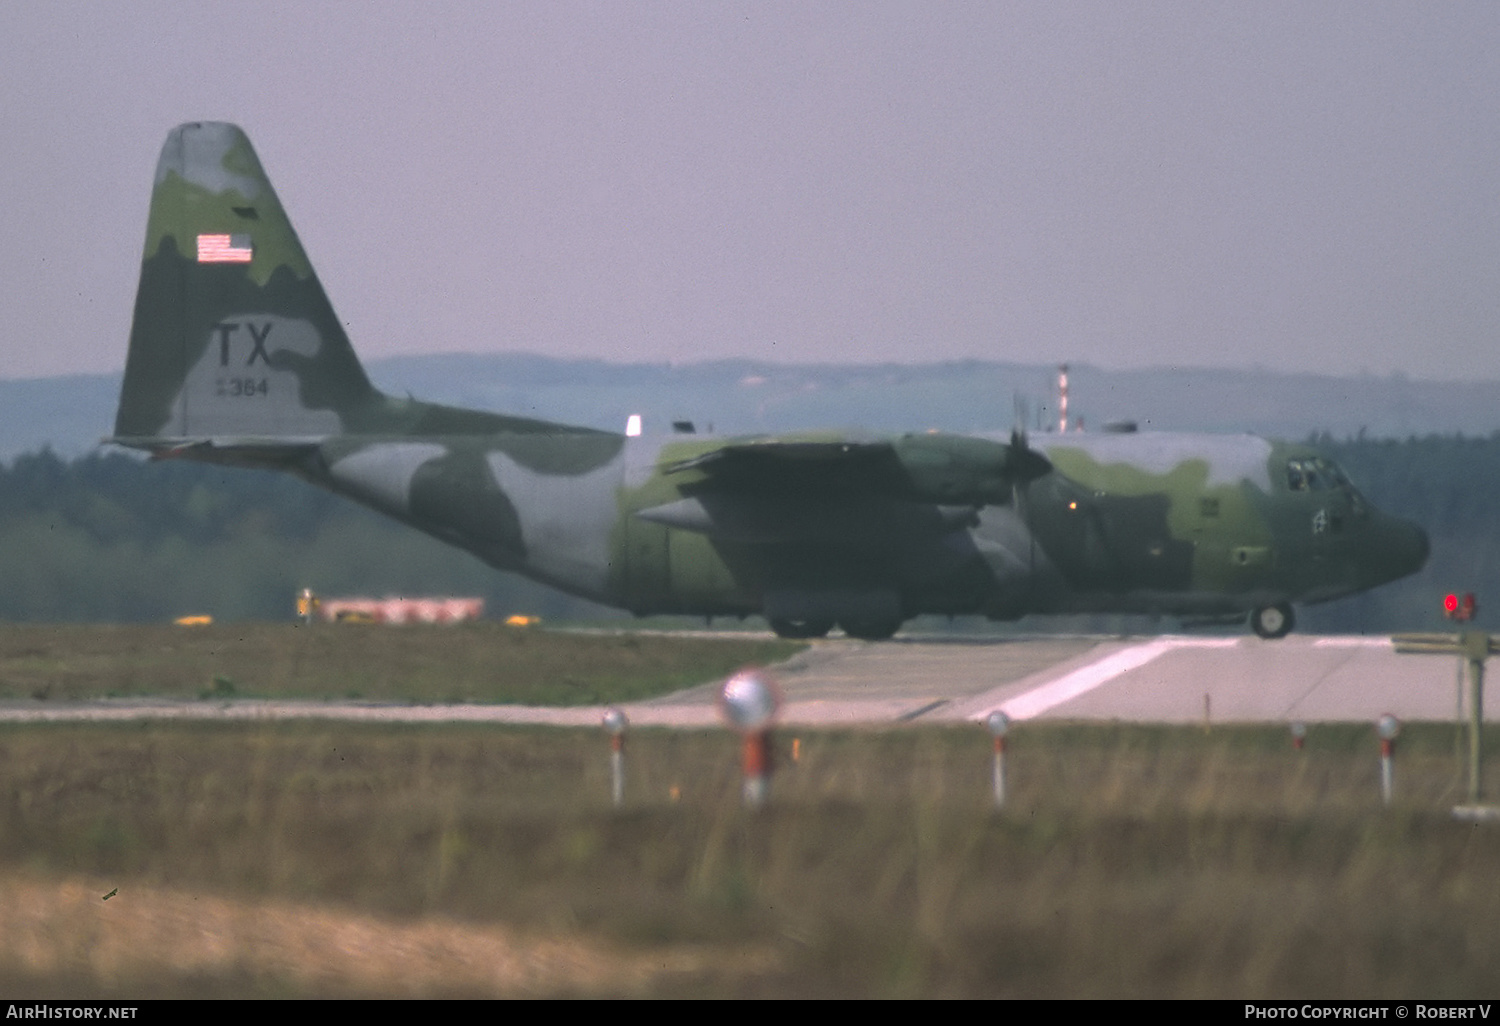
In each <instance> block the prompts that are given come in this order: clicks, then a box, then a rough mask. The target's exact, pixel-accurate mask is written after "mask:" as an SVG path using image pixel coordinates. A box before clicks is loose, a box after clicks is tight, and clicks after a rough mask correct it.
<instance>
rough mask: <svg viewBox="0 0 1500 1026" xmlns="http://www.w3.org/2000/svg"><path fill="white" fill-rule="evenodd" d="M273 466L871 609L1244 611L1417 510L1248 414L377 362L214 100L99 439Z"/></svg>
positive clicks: (1264, 613)
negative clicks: (1082, 414) (665, 417)
mask: <svg viewBox="0 0 1500 1026" xmlns="http://www.w3.org/2000/svg"><path fill="white" fill-rule="evenodd" d="M110 440H111V441H113V442H116V443H118V444H120V445H125V446H130V447H133V448H136V449H142V450H145V451H147V452H149V453H151V454H153V455H154V456H155V457H157V458H184V459H194V460H203V461H207V462H211V463H221V464H229V465H233V466H243V467H264V468H273V469H277V470H283V471H287V472H290V473H293V474H296V475H298V476H300V477H303V478H305V479H306V480H308V481H310V482H312V483H314V484H317V485H321V486H322V487H324V488H328V489H331V490H332V491H334V492H336V493H338V494H340V495H344V496H347V497H349V498H352V499H354V500H356V501H358V502H362V503H365V504H367V505H370V506H373V507H374V508H376V509H378V510H380V511H382V512H384V513H387V514H389V515H390V516H392V517H395V518H397V519H398V520H401V521H403V522H405V523H407V524H410V525H411V526H412V527H415V528H418V529H419V530H422V531H426V532H427V533H429V534H431V535H433V536H435V537H437V538H440V539H442V540H443V541H445V542H450V543H452V544H454V545H457V546H461V547H462V548H464V549H467V550H468V551H469V552H472V553H473V554H474V555H476V556H478V557H479V558H480V559H483V560H484V561H485V562H487V563H489V564H491V565H493V566H495V567H498V568H500V569H503V570H511V571H517V572H519V573H522V574H525V575H527V576H528V577H532V578H534V579H536V580H539V581H542V582H545V583H546V584H549V585H552V586H554V587H557V588H560V589H562V590H564V591H567V592H570V593H572V594H574V595H579V596H582V597H584V598H588V599H591V600H593V601H595V602H601V603H606V604H609V605H613V606H617V607H622V608H625V609H628V610H631V611H633V612H635V613H638V614H647V613H693V614H699V615H706V616H715V615H738V616H745V615H750V614H758V615H762V616H765V617H766V618H767V619H768V620H769V621H770V623H771V626H772V627H773V628H774V629H775V630H776V631H777V632H778V633H779V634H782V635H784V636H788V637H814V636H818V635H822V634H824V633H827V632H828V631H829V630H830V629H832V628H833V627H834V626H835V625H837V626H839V627H840V628H842V629H843V631H844V632H845V633H846V634H848V635H850V636H853V637H857V638H868V639H880V638H886V637H889V636H890V635H891V634H893V633H894V632H895V631H896V630H897V629H898V628H899V627H900V626H901V624H902V623H903V622H904V621H905V620H906V619H907V618H909V617H912V616H916V615H918V614H922V613H943V614H950V615H951V614H981V615H984V616H988V617H991V618H995V619H1014V618H1017V617H1020V616H1023V615H1026V614H1029V613H1071V612H1086V611H1095V612H1131V613H1137V612H1141V613H1165V614H1173V615H1179V616H1189V617H1205V618H1209V617H1219V618H1223V617H1230V616H1239V617H1244V616H1245V615H1246V614H1248V616H1249V621H1250V625H1251V627H1252V628H1253V629H1254V630H1255V632H1256V633H1257V634H1260V635H1261V636H1262V637H1267V638H1274V637H1280V636H1282V635H1284V634H1286V633H1287V631H1289V630H1290V629H1291V627H1292V604H1293V603H1294V602H1321V601H1325V600H1328V599H1335V598H1338V597H1340V596H1344V595H1349V594H1352V593H1354V592H1357V591H1360V590H1362V589H1365V588H1370V587H1374V586H1375V585H1378V584H1381V583H1384V582H1386V581H1392V580H1395V579H1396V578H1398V577H1402V576H1404V575H1406V574H1409V573H1412V572H1413V571H1415V570H1417V569H1418V568H1419V567H1421V566H1422V564H1423V562H1424V561H1425V560H1426V558H1427V538H1426V535H1424V534H1423V533H1422V531H1421V529H1420V528H1418V527H1417V526H1416V525H1414V524H1411V523H1408V522H1406V521H1403V520H1399V519H1396V518H1394V517H1391V516H1387V515H1385V514H1382V513H1381V512H1379V511H1378V510H1376V509H1374V508H1373V507H1371V506H1370V504H1369V503H1368V502H1366V501H1365V500H1364V499H1363V498H1362V497H1361V496H1360V494H1359V493H1358V492H1357V491H1356V490H1355V489H1354V487H1353V486H1352V485H1351V484H1350V483H1349V481H1348V479H1347V478H1346V477H1345V476H1344V475H1343V473H1342V472H1340V470H1339V468H1338V467H1337V466H1335V465H1334V464H1333V463H1331V462H1329V461H1328V460H1326V459H1324V458H1322V457H1321V456H1319V455H1318V454H1317V453H1316V452H1314V451H1312V450H1310V449H1308V448H1306V447H1304V446H1300V445H1288V444H1283V443H1278V442H1270V441H1266V440H1263V439H1260V438H1255V437H1251V436H1248V435H1246V436H1240V437H1229V436H1196V435H1176V434H1158V433H1145V432H1142V433H1138V434H1109V433H1101V434H1061V435H1050V436H1044V437H1041V438H1039V439H1036V440H1034V441H1028V440H1027V439H1026V438H1025V437H1024V436H1022V435H1021V434H1020V433H1012V434H1011V435H1010V436H1009V437H1006V436H1004V435H1001V436H997V437H976V436H960V435H952V434H942V433H932V432H926V433H914V434H905V435H899V436H891V437H867V436H862V435H856V434H840V433H831V432H814V433H807V434H797V435H780V436H774V437H759V436H757V437H743V438H728V439H722V438H713V437H707V436H698V435H683V434H677V435H668V436H665V437H659V438H652V437H649V436H639V437H636V436H631V435H626V434H616V433H614V432H610V431H600V430H595V429H592V428H585V427H569V426H565V425H561V424H552V423H547V422H545V421H540V420H532V419H527V418H522V417H511V416H504V415H501V414H497V413H488V412H484V411H479V410H466V409H459V408H455V407H450V406H440V405H437V404H433V403H426V402H420V401H417V400H415V399H409V398H396V397H393V396H388V395H385V394H383V393H381V392H379V391H377V390H376V389H375V388H374V387H373V386H372V385H371V384H370V381H369V379H368V378H367V377H366V376H365V372H364V370H363V369H362V368H361V367H360V364H359V361H358V359H357V358H356V357H355V354H354V350H353V349H352V348H351V347H350V344H349V340H348V338H347V337H346V336H345V334H344V330H343V328H342V327H341V326H340V322H339V319H338V318H337V317H336V316H335V315H334V312H333V308H332V306H331V305H330V304H329V302H328V299H327V297H326V296H325V295H324V293H323V288H322V286H321V285H320V284H319V283H318V278H317V276H316V275H315V274H314V273H313V269H312V265H311V264H310V263H309V262H308V259H307V255H306V254H305V253H304V252H303V249H302V245H301V244H300V243H299V242H298V240H297V236H296V233H295V232H294V231H293V230H292V226H291V223H290V221H289V220H288V219H287V215H286V213H285V211H284V210H283V209H282V206H281V202H280V201H279V200H278V199H277V197H276V194H275V192H273V191H272V189H271V184H270V182H269V181H268V179H267V178H266V175H265V172H264V171H263V170H262V169H261V165H260V162H259V160H258V159H257V158H256V156H255V152H254V151H253V150H252V149H251V147H250V142H249V140H248V139H247V138H246V136H245V134H244V133H243V132H242V131H240V129H239V128H237V127H235V126H233V125H229V124H220V123H210V122H204V123H191V124H185V125H182V126H180V127H178V128H176V129H174V130H173V131H172V132H171V134H170V135H169V136H168V137H167V142H166V145H165V146H164V147H163V149H162V154H161V160H160V162H159V163H158V165H157V168H156V185H155V190H154V192H153V194H152V198H151V212H150V218H149V221H148V224H147V229H146V248H145V257H144V260H143V262H142V264H141V280H140V290H139V292H138V294H137V296H136V303H135V320H134V324H133V326H132V328H131V333H130V351H129V356H128V359H127V363H126V367H125V381H124V386H123V389H122V392H121V396H120V408H119V414H118V417H117V419H116V422H115V433H114V436H113V438H112V439H110Z"/></svg>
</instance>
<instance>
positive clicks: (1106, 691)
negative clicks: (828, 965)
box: [0, 635, 1500, 728]
mask: <svg viewBox="0 0 1500 1026" xmlns="http://www.w3.org/2000/svg"><path fill="white" fill-rule="evenodd" d="M1458 669H1459V667H1458V660H1457V659H1456V658H1455V657H1453V656H1432V655H1428V656H1415V655H1398V654H1396V652H1395V651H1394V650H1393V649H1392V647H1391V644H1390V641H1389V639H1388V638H1385V637H1381V636H1369V637H1365V636H1326V637H1319V636H1306V635H1301V636H1299V635H1293V636H1291V637H1288V638H1284V639H1282V640H1279V641H1263V640H1261V639H1259V638H1256V637H1251V636H1246V637H1201V636H1200V637H1187V636H1162V637H1138V638H1101V637H1027V638H1017V639H996V638H984V639H970V638H956V637H955V638H930V637H912V638H901V639H897V640H895V641H892V642H882V643H875V644H872V643H867V642H858V641H848V640H842V639H832V640H827V641H820V642H817V643H815V644H813V645H812V646H811V647H810V648H809V649H808V650H807V651H805V652H803V653H801V654H800V655H798V656H796V657H794V658H793V659H791V660H789V661H787V662H785V663H782V664H780V665H778V666H776V667H774V668H772V669H771V671H770V672H771V674H772V676H773V677H774V678H775V679H776V680H777V681H778V682H779V684H780V686H781V689H782V691H783V693H784V696H785V704H784V706H783V711H782V715H781V717H780V722H782V723H783V724H786V725H800V726H808V727H830V728H832V727H854V726H882V725H883V726H894V725H899V724H903V723H962V722H974V721H980V720H983V719H984V718H985V717H986V716H988V715H989V714H990V713H991V712H992V711H995V710H997V709H998V710H1001V711H1004V712H1005V713H1006V714H1007V715H1009V716H1010V717H1011V718H1012V719H1013V720H1017V721H1024V720H1031V719H1044V720H1093V721H1099V720H1104V721H1122V722H1150V723H1201V722H1205V721H1208V722H1213V723H1280V722H1291V721H1294V720H1301V721H1303V722H1308V723H1314V722H1329V721H1363V722H1368V721H1372V720H1375V719H1377V718H1378V717H1380V716H1381V715H1382V714H1384V713H1391V714H1394V715H1395V716H1398V717H1400V718H1401V719H1403V720H1445V721H1451V720H1453V719H1454V717H1455V715H1456V714H1459V713H1461V711H1462V708H1463V707H1462V704H1461V700H1460V689H1459V687H1458ZM717 693H718V685H717V684H706V685H702V686H699V687H696V688H691V689H688V690H686V691H681V692H678V693H676V694H672V695H666V696H663V697H661V698H656V699H651V700H649V701H644V702H635V703H630V704H628V705H625V706H624V709H625V712H626V714H627V715H628V716H629V718H630V722H631V723H632V724H633V725H635V726H669V727H685V728H693V727H711V726H715V725H717V724H718V722H719V717H718V711H717V707H716V704H715V699H716V697H717ZM1489 706H1490V708H1491V709H1496V708H1497V707H1500V703H1496V702H1491V703H1489ZM603 712H604V709H603V707H595V706H583V707H573V708H553V707H537V706H515V705H430V706H413V705H397V704H377V703H364V702H313V701H255V700H238V701H227V702H224V701H197V702H173V701H162V700H104V701H98V702H86V703H76V704H67V705H63V704H56V703H46V702H16V703H8V704H5V705H3V706H0V722H45V721H62V720H94V721H111V720H115V721H119V720H140V719H165V720H283V719H308V718H312V719H337V720H350V721H371V722H403V723H465V722H467V723H536V724H551V725H556V726H592V725H597V724H598V723H599V721H600V717H601V716H602V715H603ZM1488 718H1490V719H1494V718H1496V717H1495V716H1494V715H1493V714H1491V715H1490V716H1489V717H1488Z"/></svg>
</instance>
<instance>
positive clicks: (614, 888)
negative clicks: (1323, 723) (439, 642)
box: [0, 723, 1500, 998]
mask: <svg viewBox="0 0 1500 1026" xmlns="http://www.w3.org/2000/svg"><path fill="white" fill-rule="evenodd" d="M1012 737H1013V740H1012V744H1011V749H1010V763H1009V765H1010V780H1011V785H1012V787H1011V800H1010V802H1009V803H1008V805H1007V808H1006V809H1005V810H1004V811H1003V812H1002V813H996V812H994V811H993V810H992V809H991V807H990V805H991V802H990V793H989V769H990V754H989V751H990V749H989V738H988V736H987V735H986V734H985V733H984V732H983V731H982V730H980V729H978V728H973V729H965V728H961V727H952V728H922V729H917V728H908V729H903V730H896V731H890V732H883V733H852V732H851V733H811V732H802V733H800V734H798V735H795V737H794V735H792V734H790V733H785V732H784V733H782V734H781V735H780V736H779V737H778V742H777V743H778V769H777V774H776V777H775V780H774V784H773V793H772V800H771V804H770V806H769V807H768V808H767V809H765V810H763V811H762V812H760V813H752V812H748V811H746V810H744V809H742V808H741V806H740V803H739V799H738V779H737V774H738V768H737V762H736V760H737V749H736V742H735V740H734V739H733V738H732V737H731V736H729V735H727V734H725V733H722V732H673V731H646V730H642V731H636V732H634V733H632V734H631V735H630V737H629V740H628V746H627V774H628V784H627V807H626V808H625V809H624V810H623V811H620V812H615V811H613V810H612V809H611V808H610V807H609V804H608V793H609V787H608V759H607V746H606V744H605V741H604V738H603V736H602V732H600V731H597V730H591V731H581V730H559V729H547V728H527V729H520V728H499V727H496V728H477V727H442V728H436V727H375V726H365V725H355V726H343V725H337V724H334V725H330V724H326V723H318V724H279V725H219V724H215V725H197V726H190V725H181V724H171V725H162V724H157V725H153V724H136V725H130V726H78V725H45V726H27V727H5V728H0V924H4V926H3V928H0V991H4V992H5V993H8V994H12V995H18V996H22V995H24V996H26V997H32V996H43V995H66V996H75V997H77V996H88V995H96V996H108V995H120V996H132V997H148V996H229V995H249V996H325V995H326V996H350V995H353V996H406V995H492V994H498V995H615V994H620V995H656V996H794V995H795V996H812V997H823V996H827V997H845V996H875V997H946V996H953V997H963V996H980V997H1003V996H1022V997H1063V996H1067V997H1235V998H1251V997H1261V998H1265V997H1284V998H1319V997H1324V998H1333V997H1358V998H1380V997H1464V996H1468V997H1486V996H1493V994H1494V992H1495V989H1496V984H1497V970H1496V969H1495V966H1496V964H1497V956H1500V884H1497V881H1500V834H1497V829H1496V828H1495V827H1493V826H1475V825H1469V824H1461V823H1456V822H1454V821H1452V820H1451V818H1450V817H1449V813H1448V809H1449V806H1450V805H1451V804H1452V803H1453V802H1455V801H1457V800H1459V799H1461V797H1462V785H1461V784H1460V782H1459V779H1458V777H1457V775H1456V772H1455V764H1454V756H1453V734H1452V731H1451V728H1439V727H1435V726H1426V727H1424V726H1421V725H1414V726H1410V727H1409V728H1408V729H1407V731H1406V732H1405V734H1404V735H1403V737H1402V740H1401V745H1400V750H1399V752H1398V761H1397V772H1396V800H1395V802H1394V804H1393V805H1392V806H1391V807H1390V808H1384V807H1382V805H1381V803H1380V800H1379V794H1378V787H1377V780H1378V768H1377V760H1376V742H1375V740H1374V738H1373V736H1372V734H1371V730H1370V728H1369V727H1366V726H1361V727H1354V726H1350V727H1317V726H1314V727H1313V729H1312V732H1311V734H1310V735H1309V737H1308V740H1307V745H1306V748H1305V749H1304V750H1303V751H1301V752H1294V751H1293V750H1292V749H1291V745H1290V742H1289V739H1288V738H1287V736H1286V734H1285V732H1284V731H1283V730H1280V729H1271V728H1214V729H1213V731H1212V732H1206V731H1204V730H1203V729H1201V728H1197V729H1183V728H1146V727H1125V726H1046V725H1033V724H1026V725H1022V726H1021V727H1019V728H1017V729H1016V730H1015V732H1014V733H1013V735H1012ZM794 739H795V741H796V750H797V752H798V755H799V758H798V759H797V761H795V762H793V761H792V760H791V757H790V756H791V751H792V748H793V741H794ZM1487 784H1488V788H1489V793H1491V794H1496V793H1500V791H1497V790H1496V786H1497V784H1500V779H1492V780H1490V781H1488V782H1487ZM106 894H109V895H110V897H109V898H108V900H104V896H105V895H106Z"/></svg>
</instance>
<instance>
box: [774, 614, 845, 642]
mask: <svg viewBox="0 0 1500 1026" xmlns="http://www.w3.org/2000/svg"><path fill="white" fill-rule="evenodd" d="M771 630H773V631H775V632H776V636H777V637H779V638H796V639H798V640H801V639H803V638H821V637H822V636H823V635H825V634H827V633H828V632H829V631H831V630H833V621H832V620H787V619H785V618H783V617H779V616H773V617H771Z"/></svg>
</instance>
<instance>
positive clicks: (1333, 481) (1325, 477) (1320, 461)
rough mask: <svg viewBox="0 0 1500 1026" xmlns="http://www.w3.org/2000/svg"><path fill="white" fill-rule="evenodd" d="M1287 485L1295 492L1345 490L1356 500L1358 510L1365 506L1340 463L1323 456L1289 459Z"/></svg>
mask: <svg viewBox="0 0 1500 1026" xmlns="http://www.w3.org/2000/svg"><path fill="white" fill-rule="evenodd" d="M1286 486H1287V488H1289V489H1290V490H1291V491H1294V492H1324V491H1340V492H1345V493H1347V494H1348V495H1349V497H1350V498H1351V499H1352V500H1353V501H1354V503H1355V508H1356V510H1358V509H1360V508H1361V507H1362V506H1363V502H1362V500H1361V499H1360V495H1359V492H1357V491H1356V490H1355V488H1354V485H1353V483H1352V482H1350V480H1349V477H1348V475H1347V474H1345V473H1344V472H1343V471H1342V470H1340V469H1339V465H1338V464H1337V463H1334V462H1333V461H1332V460H1328V459H1324V458H1323V457H1321V456H1307V457H1301V458H1298V459H1292V460H1287V463H1286Z"/></svg>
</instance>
